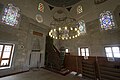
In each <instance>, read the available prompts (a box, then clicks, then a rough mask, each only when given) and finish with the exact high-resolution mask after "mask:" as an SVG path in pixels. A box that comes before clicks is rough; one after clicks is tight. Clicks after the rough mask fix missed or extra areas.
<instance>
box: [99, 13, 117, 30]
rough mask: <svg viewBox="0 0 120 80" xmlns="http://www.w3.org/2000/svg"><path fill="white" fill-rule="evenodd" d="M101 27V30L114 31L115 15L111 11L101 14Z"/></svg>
mask: <svg viewBox="0 0 120 80" xmlns="http://www.w3.org/2000/svg"><path fill="white" fill-rule="evenodd" d="M100 25H101V29H103V30H108V29H113V28H114V26H115V23H114V21H113V15H112V14H111V12H110V11H104V12H103V13H101V14H100Z"/></svg>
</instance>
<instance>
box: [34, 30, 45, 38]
mask: <svg viewBox="0 0 120 80" xmlns="http://www.w3.org/2000/svg"><path fill="white" fill-rule="evenodd" d="M33 35H36V36H41V37H42V36H43V34H42V33H40V32H36V31H33Z"/></svg>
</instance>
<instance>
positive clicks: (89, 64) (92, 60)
mask: <svg viewBox="0 0 120 80" xmlns="http://www.w3.org/2000/svg"><path fill="white" fill-rule="evenodd" d="M82 75H83V77H85V78H89V79H92V80H96V57H88V59H84V60H82Z"/></svg>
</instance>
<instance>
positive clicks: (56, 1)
mask: <svg viewBox="0 0 120 80" xmlns="http://www.w3.org/2000/svg"><path fill="white" fill-rule="evenodd" d="M44 1H45V2H47V3H48V4H50V5H53V6H56V7H68V6H71V5H74V4H76V3H78V2H79V1H81V0H44Z"/></svg>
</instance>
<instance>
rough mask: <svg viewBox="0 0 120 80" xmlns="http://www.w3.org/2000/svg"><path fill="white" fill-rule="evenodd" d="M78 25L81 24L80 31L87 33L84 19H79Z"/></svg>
mask: <svg viewBox="0 0 120 80" xmlns="http://www.w3.org/2000/svg"><path fill="white" fill-rule="evenodd" d="M78 26H79V30H80V33H86V28H85V22H84V20H80V21H78Z"/></svg>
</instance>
